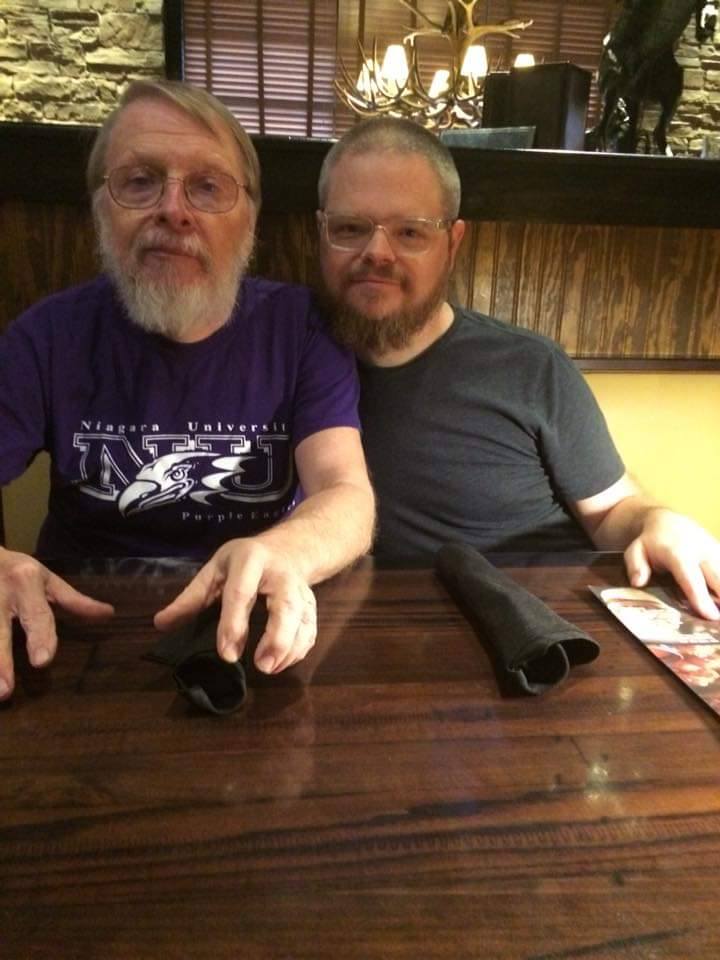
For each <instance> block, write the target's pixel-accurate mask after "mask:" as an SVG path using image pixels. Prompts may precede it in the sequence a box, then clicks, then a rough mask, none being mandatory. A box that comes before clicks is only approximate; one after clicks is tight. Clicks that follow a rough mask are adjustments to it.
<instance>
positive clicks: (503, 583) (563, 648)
mask: <svg viewBox="0 0 720 960" xmlns="http://www.w3.org/2000/svg"><path fill="white" fill-rule="evenodd" d="M435 569H436V571H437V573H438V576H439V577H440V579H441V580H442V582H443V583H444V584H445V586H446V587H447V589H448V591H449V592H450V594H451V595H452V596H453V597H454V599H455V600H456V601H457V603H458V605H459V606H460V608H461V609H462V610H463V612H464V613H465V614H466V615H467V616H468V619H469V620H470V621H471V622H472V623H473V625H474V626H475V627H476V629H477V630H478V633H479V635H480V638H481V639H482V640H485V641H486V642H487V643H488V645H489V646H490V648H491V649H492V653H493V656H494V660H495V669H496V671H497V672H498V675H499V679H500V681H501V682H502V683H504V685H506V686H507V687H508V688H509V689H510V690H512V691H513V692H515V693H531V694H539V693H543V692H544V691H546V690H549V689H550V688H551V687H554V686H557V684H559V683H561V682H562V681H563V680H564V679H565V678H566V677H567V675H568V673H569V672H570V667H574V666H577V665H578V664H582V663H590V662H591V661H592V660H594V659H595V658H596V657H597V655H598V654H599V652H600V647H599V646H598V644H597V643H596V642H595V640H592V639H591V638H590V637H589V636H588V635H587V634H586V633H584V632H583V631H582V630H580V629H579V628H578V627H576V626H575V625H574V624H572V623H568V621H567V620H563V618H562V617H560V616H558V614H556V613H555V612H554V611H552V610H551V609H550V608H549V607H547V606H546V605H545V604H544V603H543V602H542V600H540V599H539V598H538V597H535V596H533V594H531V593H528V591H527V590H525V589H524V588H523V587H521V586H520V585H519V584H517V583H515V581H514V580H512V579H511V578H510V577H508V576H507V575H506V574H504V573H503V572H502V571H500V570H498V569H497V568H496V567H494V566H493V565H492V564H491V563H489V562H488V561H487V560H486V559H485V557H483V556H482V554H481V553H478V551H477V550H475V548H474V547H471V546H468V545H467V544H464V543H449V544H446V545H445V546H444V547H441V548H440V550H439V551H438V552H437V554H436V557H435Z"/></svg>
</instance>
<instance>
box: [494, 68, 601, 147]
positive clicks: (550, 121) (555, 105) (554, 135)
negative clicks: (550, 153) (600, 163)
mask: <svg viewBox="0 0 720 960" xmlns="http://www.w3.org/2000/svg"><path fill="white" fill-rule="evenodd" d="M591 80H592V74H591V73H590V71H589V70H584V69H583V68H582V67H577V66H575V64H573V63H538V64H536V65H535V66H534V67H513V69H512V70H510V71H509V72H504V73H490V74H488V76H487V77H486V78H485V93H484V98H483V117H482V125H483V127H522V126H533V127H535V144H534V145H535V146H536V147H540V148H541V149H545V150H582V149H584V146H585V118H586V116H587V106H588V100H589V97H590V81H591Z"/></svg>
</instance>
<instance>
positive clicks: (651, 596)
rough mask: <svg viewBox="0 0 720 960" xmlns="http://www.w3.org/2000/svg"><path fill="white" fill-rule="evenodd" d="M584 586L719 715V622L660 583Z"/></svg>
mask: <svg viewBox="0 0 720 960" xmlns="http://www.w3.org/2000/svg"><path fill="white" fill-rule="evenodd" d="M590 589H591V590H592V592H593V593H594V594H595V596H596V597H597V598H598V599H599V600H600V601H602V603H604V604H605V606H606V607H607V608H608V610H610V612H611V613H613V614H614V615H615V616H616V617H617V618H618V620H620V622H621V623H622V624H624V626H625V627H627V629H628V630H629V631H630V632H631V633H632V634H634V636H635V637H637V639H638V640H640V642H641V643H642V644H643V646H645V647H647V649H648V650H649V651H650V652H651V653H652V654H653V655H654V656H655V657H657V659H658V660H660V661H661V662H662V663H664V664H665V666H666V667H668V668H669V669H670V670H672V672H673V673H674V674H675V676H677V677H679V678H680V680H682V681H683V683H685V684H686V685H687V686H688V687H689V688H690V689H691V690H692V691H693V692H694V693H696V694H697V695H698V696H699V697H700V698H701V699H702V700H704V701H705V703H707V704H708V706H710V707H711V708H712V709H713V710H714V711H715V712H716V713H718V714H720V621H711V620H703V619H702V617H697V616H695V615H694V614H693V613H692V611H691V609H690V607H689V606H688V604H687V603H686V601H685V600H684V599H681V598H679V597H677V596H674V595H673V594H671V593H670V592H669V591H668V590H665V589H663V588H662V587H645V588H644V589H643V590H639V589H637V588H636V587H593V586H591V587H590Z"/></svg>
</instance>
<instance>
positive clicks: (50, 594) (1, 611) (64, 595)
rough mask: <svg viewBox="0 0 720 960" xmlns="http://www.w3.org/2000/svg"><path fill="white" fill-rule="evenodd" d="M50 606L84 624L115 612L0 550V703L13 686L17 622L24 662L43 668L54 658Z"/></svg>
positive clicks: (28, 561) (34, 562)
mask: <svg viewBox="0 0 720 960" xmlns="http://www.w3.org/2000/svg"><path fill="white" fill-rule="evenodd" d="M50 604H56V605H57V606H58V607H61V608H62V609H63V610H66V611H67V612H68V613H72V614H75V615H76V616H78V617H83V618H85V619H88V620H101V619H103V618H105V617H109V616H112V613H113V608H112V606H111V605H110V604H109V603H101V602H100V601H99V600H93V599H92V597H88V596H86V595H85V594H84V593H80V592H79V591H77V590H75V588H74V587H71V586H70V584H69V583H66V582H65V580H62V579H61V578H60V577H58V576H56V575H55V574H54V573H52V572H51V571H50V570H48V569H47V567H44V566H43V565H42V564H41V563H38V561H37V560H34V559H33V558H32V557H30V556H28V555H27V554H24V553H13V552H12V551H10V550H4V549H0V700H4V699H5V698H6V697H9V696H10V694H11V693H12V691H13V687H14V685H15V678H14V672H13V658H12V621H13V619H14V618H15V617H17V619H18V620H19V621H20V625H21V626H22V628H23V630H24V631H25V636H26V638H27V651H28V659H29V660H30V663H31V664H32V665H33V666H34V667H44V666H46V665H47V664H48V663H50V661H51V660H52V658H53V657H54V656H55V651H56V649H57V633H56V630H55V617H54V616H53V612H52V609H51V607H50Z"/></svg>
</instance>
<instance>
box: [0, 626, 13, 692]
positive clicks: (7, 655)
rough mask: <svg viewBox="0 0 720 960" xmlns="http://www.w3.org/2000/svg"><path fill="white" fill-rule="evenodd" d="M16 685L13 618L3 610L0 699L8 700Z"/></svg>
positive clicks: (0, 651)
mask: <svg viewBox="0 0 720 960" xmlns="http://www.w3.org/2000/svg"><path fill="white" fill-rule="evenodd" d="M14 685H15V677H14V672H13V659H12V620H11V619H10V616H9V614H8V613H7V612H6V611H5V610H3V611H1V612H0V700H6V699H7V698H8V697H9V696H10V694H11V693H12V692H13V687H14Z"/></svg>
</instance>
